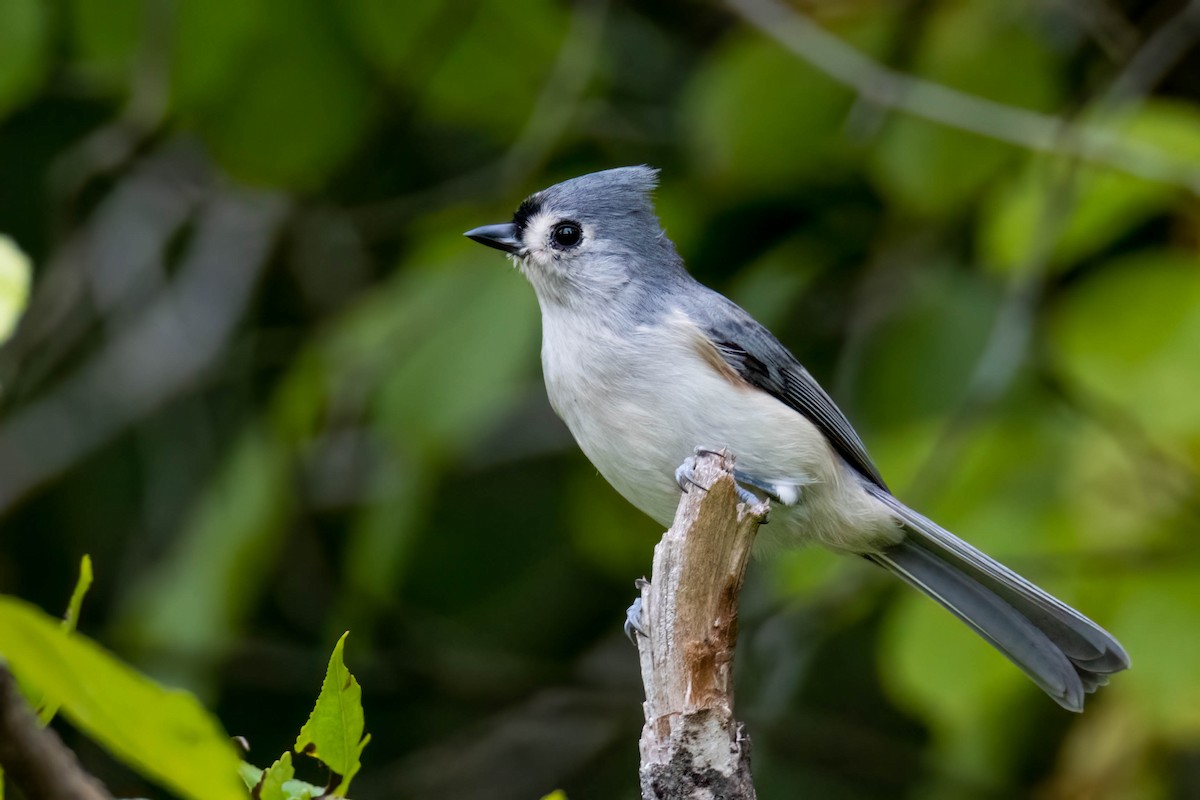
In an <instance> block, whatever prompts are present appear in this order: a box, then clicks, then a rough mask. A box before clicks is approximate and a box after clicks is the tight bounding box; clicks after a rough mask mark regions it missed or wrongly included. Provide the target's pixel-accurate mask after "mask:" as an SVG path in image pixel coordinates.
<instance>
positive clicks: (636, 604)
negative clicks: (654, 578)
mask: <svg viewBox="0 0 1200 800" xmlns="http://www.w3.org/2000/svg"><path fill="white" fill-rule="evenodd" d="M633 585H634V587H636V588H637V590H638V592H639V594H638V596H637V598H635V599H634V601H633V603H631V604H630V606H629V608H627V609H626V610H625V625H624V626H623V627H624V629H625V636H626V638H628V639H629V642H630V643H631V644H633V645H634V646H637V637H638V636H649V635H650V634H649V633H647V632H646V625H645V622H644V621H643V620H642V595H641V594H640V592H641V591H642V589H644V588H646V587H647V586H649V585H650V581H648V580H646V579H645V578H638V579H637V580H636V581H634V582H633Z"/></svg>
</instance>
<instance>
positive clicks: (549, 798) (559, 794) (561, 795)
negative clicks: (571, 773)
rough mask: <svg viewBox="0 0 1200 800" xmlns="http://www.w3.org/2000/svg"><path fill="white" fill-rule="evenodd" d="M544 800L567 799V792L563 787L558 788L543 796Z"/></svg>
mask: <svg viewBox="0 0 1200 800" xmlns="http://www.w3.org/2000/svg"><path fill="white" fill-rule="evenodd" d="M542 800H567V793H566V792H564V791H563V790H562V789H556V790H555V791H553V792H551V793H550V794H548V795H546V796H545V797H543V798H542Z"/></svg>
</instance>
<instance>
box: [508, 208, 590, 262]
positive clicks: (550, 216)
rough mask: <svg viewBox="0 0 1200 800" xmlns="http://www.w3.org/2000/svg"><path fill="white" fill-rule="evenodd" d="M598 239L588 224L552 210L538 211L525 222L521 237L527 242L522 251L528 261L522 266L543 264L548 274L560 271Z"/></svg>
mask: <svg viewBox="0 0 1200 800" xmlns="http://www.w3.org/2000/svg"><path fill="white" fill-rule="evenodd" d="M595 238H596V237H595V231H594V230H592V228H591V226H590V225H588V224H587V223H584V222H580V221H578V220H575V219H571V218H569V217H564V216H561V215H559V214H555V213H554V212H552V211H541V212H538V213H537V214H535V215H533V216H532V217H530V218H529V220H528V221H527V222H526V223H525V230H524V232H523V234H522V236H521V241H522V243H523V244H524V245H525V249H524V251H523V252H522V253H521V256H522V260H524V261H525V262H526V264H525V265H523V266H525V267H526V268H528V267H534V268H539V267H540V268H541V269H542V270H544V271H546V272H549V273H555V272H561V271H563V270H565V269H567V268H568V266H569V263H570V262H571V261H574V260H575V259H576V258H577V257H578V256H579V255H580V254H582V253H585V252H586V251H587V250H588V249H589V247H588V246H589V244H590V243H592V242H594V241H595ZM530 262H532V263H530Z"/></svg>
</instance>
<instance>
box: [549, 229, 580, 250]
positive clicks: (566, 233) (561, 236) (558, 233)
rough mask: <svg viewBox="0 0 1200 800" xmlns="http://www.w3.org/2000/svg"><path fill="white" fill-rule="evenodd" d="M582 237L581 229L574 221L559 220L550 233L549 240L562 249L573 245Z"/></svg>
mask: <svg viewBox="0 0 1200 800" xmlns="http://www.w3.org/2000/svg"><path fill="white" fill-rule="evenodd" d="M582 239H583V230H582V229H581V228H580V227H579V225H577V224H576V223H574V222H560V223H558V224H557V225H555V226H554V230H553V231H551V233H550V241H551V242H553V243H554V246H555V247H559V248H561V249H563V250H567V249H569V248H572V247H574V246H575V245H577V244H579V242H580V241H581V240H582Z"/></svg>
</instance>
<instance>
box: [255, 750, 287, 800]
mask: <svg viewBox="0 0 1200 800" xmlns="http://www.w3.org/2000/svg"><path fill="white" fill-rule="evenodd" d="M295 776H296V770H295V768H294V767H293V766H292V754H291V753H284V754H283V755H281V756H280V757H279V760H277V761H276V762H275V763H274V764H272V765H271V766H270V767H268V768H267V769H266V770H265V771H264V772H263V774H262V779H261V780H259V782H258V787H257V788H258V795H257V797H258V800H287V795H286V794H285V793H284V791H283V784H284V783H285V782H287V781H290V780H291V779H292V778H294V777H295Z"/></svg>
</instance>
